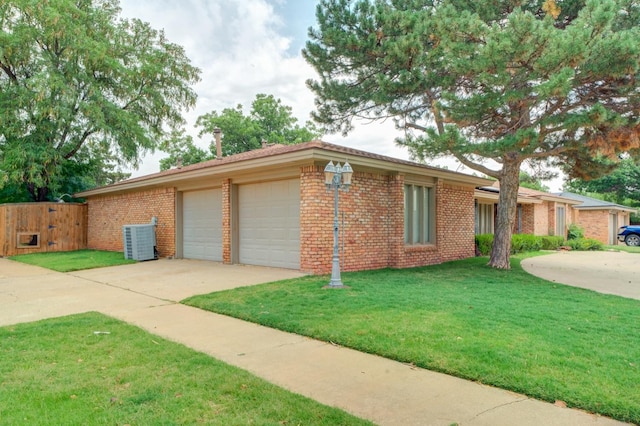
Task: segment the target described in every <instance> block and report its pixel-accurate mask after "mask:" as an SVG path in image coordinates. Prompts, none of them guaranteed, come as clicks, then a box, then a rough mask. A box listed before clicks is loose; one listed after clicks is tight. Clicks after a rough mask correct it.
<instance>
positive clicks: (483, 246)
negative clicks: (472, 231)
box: [476, 234, 493, 256]
mask: <svg viewBox="0 0 640 426" xmlns="http://www.w3.org/2000/svg"><path fill="white" fill-rule="evenodd" d="M491 247H493V234H480V235H476V248H477V249H478V251H479V252H480V254H481V255H482V256H489V254H491Z"/></svg>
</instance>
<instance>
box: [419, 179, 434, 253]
mask: <svg viewBox="0 0 640 426" xmlns="http://www.w3.org/2000/svg"><path fill="white" fill-rule="evenodd" d="M422 191H423V201H422V220H421V228H422V238H421V240H420V242H421V243H427V242H429V198H430V195H431V188H422Z"/></svg>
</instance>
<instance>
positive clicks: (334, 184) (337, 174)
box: [324, 161, 353, 288]
mask: <svg viewBox="0 0 640 426" xmlns="http://www.w3.org/2000/svg"><path fill="white" fill-rule="evenodd" d="M351 176H353V169H352V168H351V166H350V165H349V163H348V162H347V161H345V162H344V165H343V166H341V165H340V163H338V164H337V165H333V161H329V164H327V166H326V167H325V168H324V183H325V185H326V186H327V191H330V190H332V189H333V191H334V197H333V262H332V265H331V281H329V285H328V287H329V288H344V287H345V286H344V284H342V280H341V279H340V255H339V253H338V226H339V225H338V191H339V190H340V189H341V190H343V191H345V192H347V191H349V186H351Z"/></svg>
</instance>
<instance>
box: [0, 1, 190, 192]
mask: <svg viewBox="0 0 640 426" xmlns="http://www.w3.org/2000/svg"><path fill="white" fill-rule="evenodd" d="M119 13H120V9H119V3H118V1H117V0H44V1H43V0H38V1H36V0H12V1H2V2H0V185H2V183H7V182H12V183H13V184H14V185H24V188H25V189H26V191H27V192H28V193H29V194H30V196H31V197H32V199H33V200H34V201H44V200H47V199H48V198H50V197H52V194H51V193H50V192H51V191H52V190H53V191H59V190H61V189H62V187H63V186H64V185H65V179H67V178H69V177H71V176H72V175H73V174H74V172H81V173H82V174H83V175H85V174H86V176H87V177H88V178H89V180H92V179H93V180H94V181H95V179H96V178H98V179H97V181H98V182H99V183H105V179H106V182H108V179H109V176H107V174H108V173H109V167H111V168H112V169H113V168H114V167H116V166H117V165H133V166H135V165H136V164H137V162H138V160H139V158H140V157H141V155H142V154H144V153H145V152H147V151H153V150H154V149H155V148H156V147H157V145H158V144H159V141H160V140H161V139H162V137H163V136H164V135H165V134H166V133H167V132H168V131H170V130H171V129H176V128H178V127H179V126H181V125H182V124H183V117H182V109H184V108H189V107H191V106H193V105H194V104H195V101H196V94H195V92H194V91H193V90H192V89H191V84H193V83H195V82H197V81H198V80H199V70H198V69H197V68H195V67H193V66H192V65H191V64H190V61H189V59H188V58H187V57H186V55H185V53H184V50H183V49H182V47H180V46H178V45H176V44H173V43H170V42H169V41H168V40H167V39H166V37H165V35H164V33H163V32H162V31H157V30H154V29H153V28H151V27H150V26H149V24H148V23H145V22H142V21H140V20H138V19H132V20H126V19H121V18H120V17H119ZM74 168H75V169H74ZM72 171H73V172H72ZM103 172H104V173H103ZM101 174H102V178H100V176H99V175H101ZM113 176H114V175H113V174H111V177H113Z"/></svg>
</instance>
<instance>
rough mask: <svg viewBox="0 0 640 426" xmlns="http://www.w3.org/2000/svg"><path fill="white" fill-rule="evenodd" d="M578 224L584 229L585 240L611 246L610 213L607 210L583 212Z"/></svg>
mask: <svg viewBox="0 0 640 426" xmlns="http://www.w3.org/2000/svg"><path fill="white" fill-rule="evenodd" d="M577 224H578V225H579V226H581V227H582V228H583V229H584V236H585V238H595V239H596V240H598V241H600V242H602V243H604V244H609V212H608V211H606V210H582V211H580V213H579V214H578V218H577Z"/></svg>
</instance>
